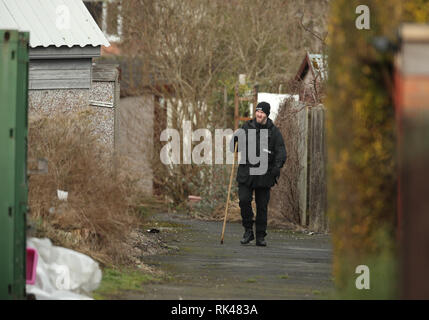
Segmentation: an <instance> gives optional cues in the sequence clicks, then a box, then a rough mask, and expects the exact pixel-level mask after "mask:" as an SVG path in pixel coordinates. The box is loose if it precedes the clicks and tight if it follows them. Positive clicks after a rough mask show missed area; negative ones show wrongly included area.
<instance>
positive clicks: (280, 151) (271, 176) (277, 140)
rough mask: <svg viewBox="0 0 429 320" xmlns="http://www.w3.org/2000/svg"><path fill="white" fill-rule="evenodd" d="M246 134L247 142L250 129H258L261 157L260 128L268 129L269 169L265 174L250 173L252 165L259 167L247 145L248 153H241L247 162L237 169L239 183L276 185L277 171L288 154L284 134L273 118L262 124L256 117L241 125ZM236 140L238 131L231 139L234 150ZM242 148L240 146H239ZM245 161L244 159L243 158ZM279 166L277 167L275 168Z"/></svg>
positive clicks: (257, 145)
mask: <svg viewBox="0 0 429 320" xmlns="http://www.w3.org/2000/svg"><path fill="white" fill-rule="evenodd" d="M241 128H242V129H243V130H244V132H245V135H246V142H247V143H248V142H249V137H248V130H249V129H256V141H257V143H256V155H257V156H258V157H259V155H260V150H259V146H260V144H259V136H260V135H259V132H260V131H259V130H260V129H268V150H269V153H268V170H267V172H266V173H265V174H264V175H250V167H258V166H259V164H257V165H252V164H251V163H250V162H249V160H248V157H247V154H248V150H249V145H248V146H247V148H246V150H247V152H246V155H243V154H242V155H241V156H242V159H244V156H246V159H245V164H240V165H239V167H238V171H237V178H236V180H237V182H238V183H244V184H247V185H248V186H252V187H254V188H271V187H272V186H274V184H276V183H277V179H278V177H279V175H276V174H275V171H278V172H280V168H282V167H283V165H284V163H285V162H286V158H287V154H286V147H285V144H284V140H283V136H282V134H281V132H280V130H279V129H278V128H277V127H276V126H275V125H274V123H273V121H272V120H271V119H269V118H268V119H267V122H266V124H265V125H260V124H258V123H257V122H256V119H255V118H254V119H252V120H249V121H247V122H246V123H245V124H244V125H243V126H242V127H241ZM234 141H239V139H238V138H237V132H236V133H235V134H234V137H233V139H231V144H230V148H231V149H232V151H233V150H234ZM239 149H240V147H239ZM242 161H243V160H242ZM276 167H277V168H278V170H277V169H275V168H276ZM273 171H274V172H273Z"/></svg>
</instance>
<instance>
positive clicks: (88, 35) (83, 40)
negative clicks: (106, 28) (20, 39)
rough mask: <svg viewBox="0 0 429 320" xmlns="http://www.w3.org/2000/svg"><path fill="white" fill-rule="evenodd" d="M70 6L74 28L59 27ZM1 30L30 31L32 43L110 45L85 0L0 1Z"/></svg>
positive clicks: (33, 45) (44, 44) (33, 46)
mask: <svg viewBox="0 0 429 320" xmlns="http://www.w3.org/2000/svg"><path fill="white" fill-rule="evenodd" d="M64 8H66V9H67V11H68V12H69V13H70V20H69V21H70V28H68V29H65V28H58V27H57V22H58V21H60V19H61V16H60V14H63V13H64V11H63V10H62V9H64ZM0 29H19V30H20V31H30V46H31V47H32V48H35V47H41V46H42V47H48V46H56V47H61V46H68V47H73V46H80V47H85V46H88V45H91V46H94V47H95V46H99V45H103V46H106V47H108V46H110V44H109V42H108V41H107V39H106V37H105V36H104V34H103V32H102V31H101V30H100V28H99V27H98V25H97V23H96V22H95V21H94V19H93V18H92V16H91V14H90V13H89V11H88V9H87V8H86V7H85V5H84V3H83V2H82V0H0Z"/></svg>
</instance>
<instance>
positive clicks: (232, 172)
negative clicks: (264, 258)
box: [220, 141, 238, 244]
mask: <svg viewBox="0 0 429 320" xmlns="http://www.w3.org/2000/svg"><path fill="white" fill-rule="evenodd" d="M237 146H238V141H237V142H236V144H235V148H234V158H233V159H232V169H231V176H230V177H229V187H228V197H227V198H226V206H225V217H224V218H223V228H222V236H221V238H220V244H223V236H224V234H225V227H226V216H227V214H228V205H229V197H230V194H231V185H232V177H233V175H234V165H235V155H236V154H237Z"/></svg>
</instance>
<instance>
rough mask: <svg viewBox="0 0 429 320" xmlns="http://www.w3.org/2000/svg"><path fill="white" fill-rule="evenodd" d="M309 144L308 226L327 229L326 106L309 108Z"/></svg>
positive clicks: (322, 229) (316, 229)
mask: <svg viewBox="0 0 429 320" xmlns="http://www.w3.org/2000/svg"><path fill="white" fill-rule="evenodd" d="M309 113H310V117H309V126H308V127H309V135H308V139H309V144H308V153H309V157H308V159H309V161H308V200H309V201H308V218H309V220H308V227H309V229H310V230H312V231H316V232H324V231H327V219H326V169H325V168H326V145H325V108H324V107H323V105H318V106H317V107H313V108H310V109H309Z"/></svg>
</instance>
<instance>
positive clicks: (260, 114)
mask: <svg viewBox="0 0 429 320" xmlns="http://www.w3.org/2000/svg"><path fill="white" fill-rule="evenodd" d="M255 116H256V122H257V123H260V124H265V123H266V122H267V115H266V114H265V112H264V111H261V110H256V113H255Z"/></svg>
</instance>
